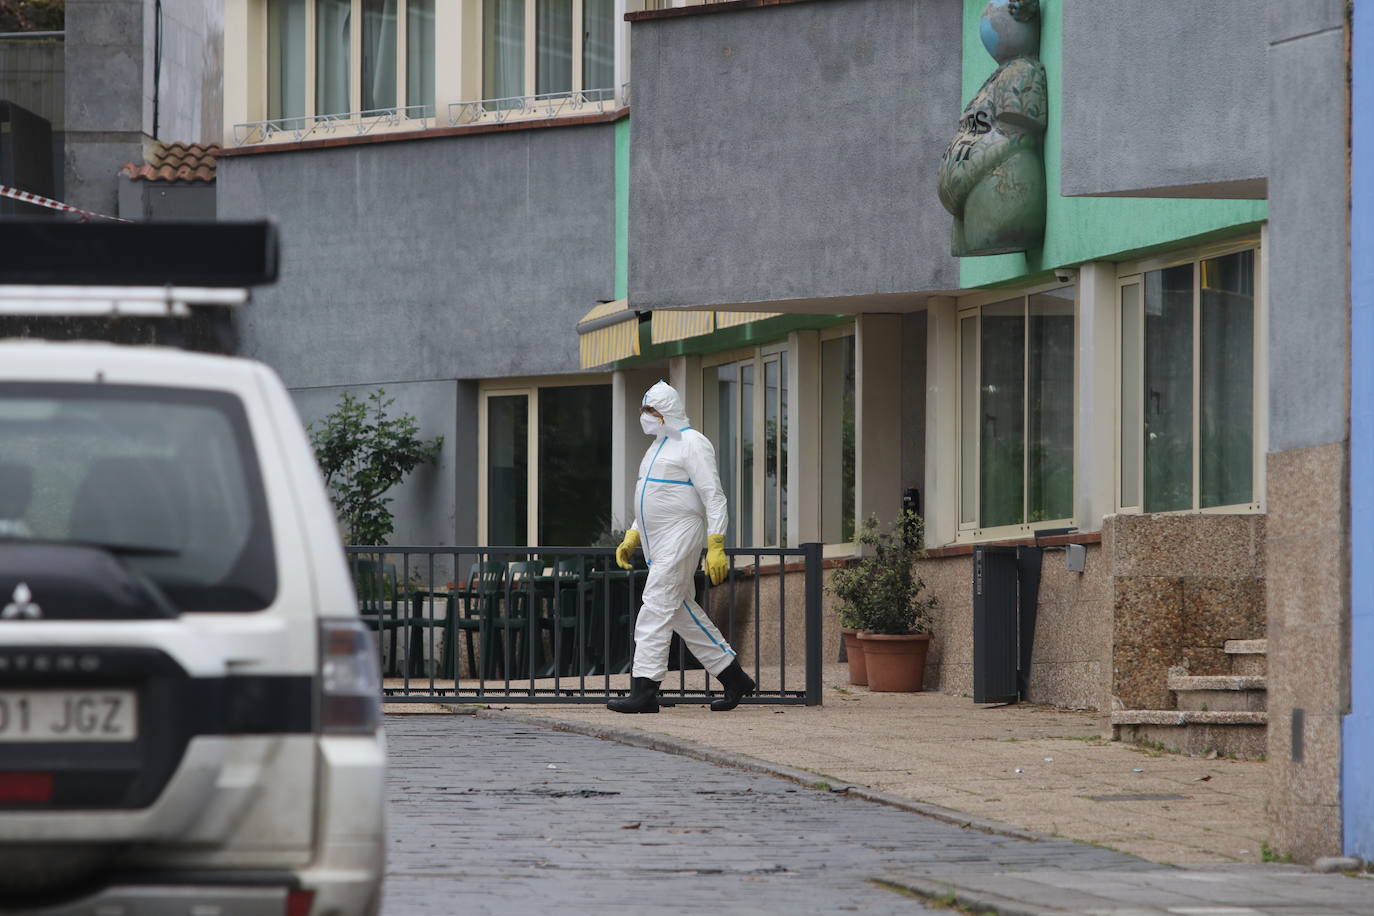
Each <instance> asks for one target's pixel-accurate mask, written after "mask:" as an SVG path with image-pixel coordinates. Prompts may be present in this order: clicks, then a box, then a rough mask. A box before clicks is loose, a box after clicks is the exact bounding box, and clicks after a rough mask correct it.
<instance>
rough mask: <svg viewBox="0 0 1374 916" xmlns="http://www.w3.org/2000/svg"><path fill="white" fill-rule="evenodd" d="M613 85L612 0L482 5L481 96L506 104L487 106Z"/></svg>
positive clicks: (504, 0)
mask: <svg viewBox="0 0 1374 916" xmlns="http://www.w3.org/2000/svg"><path fill="white" fill-rule="evenodd" d="M614 85H615V2H614V0H482V97H483V98H485V99H493V100H509V101H508V102H507V103H506V106H503V105H502V104H499V103H493V104H490V105H489V106H488V107H490V108H501V107H507V106H511V105H515V104H516V102H515V101H514V100H516V99H519V98H522V97H526V96H530V95H536V96H559V95H566V94H568V93H571V92H593V91H596V90H611V89H612V88H613V87H614ZM531 88H532V89H533V92H531V91H530V89H531Z"/></svg>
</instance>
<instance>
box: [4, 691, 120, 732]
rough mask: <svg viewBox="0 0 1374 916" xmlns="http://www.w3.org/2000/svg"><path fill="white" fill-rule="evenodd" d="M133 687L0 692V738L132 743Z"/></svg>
mask: <svg viewBox="0 0 1374 916" xmlns="http://www.w3.org/2000/svg"><path fill="white" fill-rule="evenodd" d="M137 737H138V694H137V692H136V691H133V690H0V742H4V741H133V740H134V739H135V738H137Z"/></svg>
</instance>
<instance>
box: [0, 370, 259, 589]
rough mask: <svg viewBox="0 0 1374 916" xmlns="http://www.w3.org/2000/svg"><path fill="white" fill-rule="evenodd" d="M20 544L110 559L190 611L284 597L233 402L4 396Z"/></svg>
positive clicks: (9, 478) (0, 405)
mask: <svg viewBox="0 0 1374 916" xmlns="http://www.w3.org/2000/svg"><path fill="white" fill-rule="evenodd" d="M6 539H25V540H37V541H46V542H58V543H80V544H94V545H98V546H101V547H104V548H106V549H108V550H110V552H111V553H113V554H115V555H116V556H117V557H119V559H120V560H121V562H123V563H125V564H126V565H127V566H129V567H130V568H132V569H134V570H136V571H138V572H142V573H144V574H146V575H147V576H148V577H149V578H150V579H152V581H153V582H155V583H157V585H158V586H160V587H161V589H162V590H163V591H164V592H165V593H166V595H167V597H168V598H169V599H170V600H171V602H172V603H173V604H174V605H176V606H177V608H178V609H180V610H182V611H252V610H260V609H262V608H265V607H267V606H268V605H269V604H271V603H272V601H273V600H274V598H275V597H276V590H277V574H276V567H275V564H274V561H273V552H272V534H271V526H270V524H269V521H268V513H267V503H266V498H265V496H264V493H263V488H262V476H261V473H260V471H259V468H258V465H257V459H256V451H255V450H254V448H253V441H252V436H251V433H250V431H249V428H248V421H247V417H246V416H245V414H244V411H243V405H242V403H241V402H240V401H239V399H238V398H237V397H235V396H234V395H231V394H228V393H226V392H216V391H202V390H195V389H163V388H152V387H143V386H127V385H104V384H30V383H4V384H0V549H3V544H4V542H5V540H6Z"/></svg>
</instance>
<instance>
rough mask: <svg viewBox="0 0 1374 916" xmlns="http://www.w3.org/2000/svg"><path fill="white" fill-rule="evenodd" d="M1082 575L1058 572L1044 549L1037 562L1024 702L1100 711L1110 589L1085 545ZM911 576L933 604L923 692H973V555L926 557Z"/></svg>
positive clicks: (1058, 556) (1056, 558) (1095, 552)
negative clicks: (1036, 595) (1032, 636)
mask: <svg viewBox="0 0 1374 916" xmlns="http://www.w3.org/2000/svg"><path fill="white" fill-rule="evenodd" d="M1087 551H1088V557H1087V564H1086V566H1085V568H1084V571H1083V572H1082V573H1075V572H1069V571H1068V570H1067V569H1065V568H1064V554H1063V552H1062V551H1059V550H1056V549H1053V548H1049V549H1046V551H1045V553H1044V557H1043V560H1042V564H1041V573H1040V575H1041V578H1040V599H1039V609H1038V612H1037V616H1036V625H1035V644H1034V647H1033V649H1032V652H1031V679H1030V700H1031V701H1032V702H1035V703H1045V704H1048V705H1051V706H1065V707H1070V708H1073V709H1100V708H1103V706H1104V704H1105V702H1106V698H1107V684H1106V679H1105V675H1104V672H1106V671H1108V670H1110V655H1109V648H1110V645H1111V640H1110V635H1111V633H1110V619H1111V618H1110V614H1109V613H1108V608H1109V607H1110V589H1109V582H1108V577H1107V566H1106V564H1105V563H1104V562H1103V559H1102V557H1103V553H1102V549H1101V548H1100V547H1099V546H1098V545H1096V544H1089V545H1087ZM916 567H917V574H918V575H920V576H921V578H922V579H923V580H924V581H925V583H926V587H927V588H929V589H930V591H931V593H932V594H933V595H935V596H936V597H937V598H938V599H939V602H940V603H939V605H938V606H937V608H936V610H935V625H934V631H935V639H934V640H933V641H932V643H931V648H930V659H929V661H928V662H927V666H926V688H927V689H930V690H938V691H940V692H942V693H952V694H957V695H960V696H967V695H971V694H972V693H973V557H972V556H971V555H969V554H963V555H959V556H952V557H931V558H927V559H924V560H921V561H920V562H918V563H917V564H916Z"/></svg>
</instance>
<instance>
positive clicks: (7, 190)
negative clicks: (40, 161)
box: [0, 184, 132, 223]
mask: <svg viewBox="0 0 1374 916" xmlns="http://www.w3.org/2000/svg"><path fill="white" fill-rule="evenodd" d="M0 197H10V198H13V199H14V200H22V201H23V202H24V203H26V204H33V205H34V206H35V207H47V208H48V209H49V210H61V211H62V212H63V213H75V214H77V215H79V216H80V217H81V221H82V222H85V221H86V220H88V219H90V218H91V217H92V216H94V217H96V218H98V219H108V220H113V221H114V222H116V223H128V222H132V220H127V219H120V218H119V217H117V216H106V215H105V214H104V213H94V212H92V211H90V210H82V209H81V208H80V207H73V206H71V205H70V204H64V203H62V201H60V200H53V199H52V198H51V197H44V196H43V195H41V194H31V193H29V192H28V191H21V190H19V189H18V188H12V187H10V186H9V185H7V184H0Z"/></svg>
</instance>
